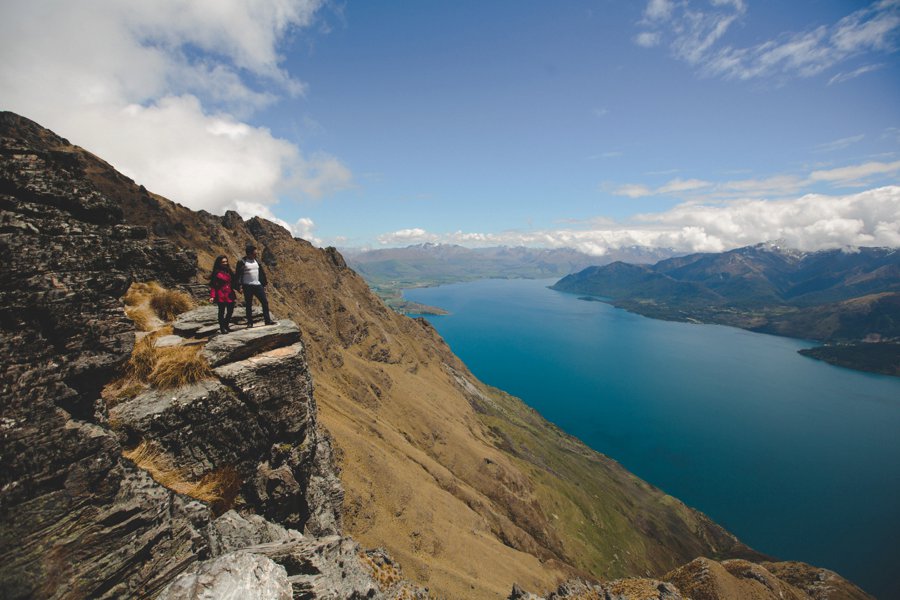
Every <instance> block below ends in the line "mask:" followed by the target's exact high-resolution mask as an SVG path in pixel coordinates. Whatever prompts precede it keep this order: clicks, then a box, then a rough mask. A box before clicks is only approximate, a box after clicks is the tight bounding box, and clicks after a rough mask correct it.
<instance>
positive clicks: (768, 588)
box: [508, 557, 872, 600]
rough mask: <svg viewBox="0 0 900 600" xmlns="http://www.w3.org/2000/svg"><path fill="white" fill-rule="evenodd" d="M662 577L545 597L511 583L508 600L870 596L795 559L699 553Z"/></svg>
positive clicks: (577, 584)
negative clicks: (711, 556)
mask: <svg viewBox="0 0 900 600" xmlns="http://www.w3.org/2000/svg"><path fill="white" fill-rule="evenodd" d="M663 579H664V581H659V580H655V579H618V580H615V581H611V582H603V583H588V582H585V581H581V580H573V581H568V582H566V583H564V584H562V585H560V586H559V588H558V589H557V590H556V591H555V592H552V593H550V594H549V595H547V596H546V597H541V596H537V595H535V594H533V593H530V592H526V591H525V590H523V589H522V588H521V587H519V586H514V587H513V590H512V592H511V593H510V595H509V596H508V600H564V599H566V598H571V599H576V598H577V599H579V600H582V599H596V600H682V599H686V598H689V599H691V600H872V597H871V596H869V595H868V594H866V593H865V592H863V591H862V590H861V589H859V588H858V587H856V586H855V585H853V584H852V583H850V582H849V581H847V580H846V579H844V578H843V577H841V576H840V575H838V574H837V573H834V572H833V571H828V570H827V569H817V568H815V567H811V566H809V565H807V564H804V563H796V562H764V563H761V564H757V563H752V562H750V561H746V560H740V559H731V560H724V561H721V562H719V561H715V560H711V559H708V558H703V557H700V558H697V559H694V560H692V561H691V562H689V563H687V564H686V565H683V566H681V567H679V568H677V569H674V570H673V571H671V572H669V573H667V574H666V575H665V576H664V577H663Z"/></svg>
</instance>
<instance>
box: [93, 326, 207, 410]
mask: <svg viewBox="0 0 900 600" xmlns="http://www.w3.org/2000/svg"><path fill="white" fill-rule="evenodd" d="M171 332H172V328H171V327H162V328H160V329H157V330H156V331H152V332H150V333H148V334H147V335H145V336H144V337H142V338H141V339H139V340H138V341H137V342H136V343H135V344H134V349H133V350H132V351H131V356H130V357H129V359H128V362H127V363H125V373H124V374H123V375H122V377H120V378H119V379H116V380H115V381H112V382H111V383H109V384H108V385H107V386H106V387H104V388H103V391H102V392H101V396H102V397H103V399H104V400H105V401H106V406H107V408H112V407H113V406H115V405H116V404H119V403H121V402H124V401H125V400H131V399H132V398H135V397H137V396H138V394H140V393H141V392H143V391H144V390H145V389H147V387H149V386H152V387H155V388H157V389H170V388H174V387H178V386H182V385H188V384H191V383H196V382H198V381H201V380H203V379H207V378H209V377H212V376H213V373H212V370H211V369H210V368H209V364H208V363H207V362H206V360H205V359H204V358H203V355H202V354H201V351H202V348H201V347H200V346H170V347H166V348H157V347H156V346H155V344H156V340H157V338H159V337H161V336H164V335H168V334H169V333H171Z"/></svg>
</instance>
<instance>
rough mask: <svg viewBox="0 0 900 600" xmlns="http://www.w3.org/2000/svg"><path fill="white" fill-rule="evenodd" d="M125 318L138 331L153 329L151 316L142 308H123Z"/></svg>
mask: <svg viewBox="0 0 900 600" xmlns="http://www.w3.org/2000/svg"><path fill="white" fill-rule="evenodd" d="M125 316H127V317H128V318H129V319H131V320H132V322H133V323H134V326H135V328H137V330H138V331H150V330H152V329H153V314H152V313H151V312H150V311H149V310H147V309H146V308H143V307H138V306H129V307H126V308H125Z"/></svg>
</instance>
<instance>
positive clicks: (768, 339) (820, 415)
mask: <svg viewBox="0 0 900 600" xmlns="http://www.w3.org/2000/svg"><path fill="white" fill-rule="evenodd" d="M553 282H554V280H547V281H534V280H483V281H476V282H472V283H463V284H454V285H447V286H441V287H436V288H424V289H414V290H407V291H406V292H405V296H406V298H408V299H409V300H413V301H416V302H421V303H424V304H430V305H435V306H440V307H441V308H444V309H447V310H449V311H450V312H451V314H450V315H448V316H440V317H433V316H429V317H428V319H429V321H430V322H431V323H432V324H433V325H434V326H435V328H436V329H437V330H438V331H439V332H440V333H441V335H442V336H443V337H444V339H446V340H447V342H448V343H449V344H450V346H451V347H452V348H453V350H454V352H456V354H457V355H458V356H459V357H460V358H462V360H463V361H464V362H465V363H466V364H467V365H468V366H469V368H470V369H471V370H472V371H473V372H474V373H475V375H477V376H478V377H479V378H480V379H481V380H482V381H484V382H486V383H488V384H490V385H493V386H496V387H499V388H501V389H503V390H505V391H507V392H510V393H511V394H514V395H516V396H518V397H519V398H521V399H522V400H524V401H525V402H526V403H527V404H529V405H530V406H532V407H534V408H535V409H537V410H538V411H539V412H540V413H541V414H542V415H543V416H544V417H546V418H547V419H549V420H550V421H552V422H554V423H556V424H557V425H559V426H560V427H561V428H562V429H564V430H565V431H567V432H568V433H571V434H572V435H575V436H577V437H578V438H580V439H581V440H583V441H584V442H585V443H587V444H588V445H589V446H591V447H592V448H594V449H596V450H598V451H600V452H602V453H604V454H606V455H608V456H610V457H612V458H614V459H616V460H618V461H619V462H621V463H622V464H623V465H624V466H625V467H626V468H627V469H629V470H631V471H632V472H634V473H636V474H637V475H639V476H640V477H642V478H643V479H645V480H647V481H649V482H651V483H653V484H654V485H656V486H658V487H660V488H661V489H663V490H665V491H666V492H667V493H669V494H672V495H673V496H675V497H677V498H679V499H681V500H683V501H684V502H685V503H687V504H688V505H690V506H693V507H695V508H697V509H699V510H701V511H703V512H704V513H706V514H707V515H709V516H710V517H712V518H713V519H714V520H715V521H717V522H718V523H720V524H721V525H723V526H725V527H726V528H727V529H729V530H730V531H732V532H733V533H734V534H736V535H737V536H738V537H739V538H740V539H741V540H743V541H744V542H745V543H747V544H749V545H750V546H752V547H753V548H755V549H757V550H759V551H761V552H765V553H768V554H771V555H773V556H776V557H778V558H781V559H784V560H800V561H804V562H808V563H810V564H813V565H816V566H820V567H826V568H830V569H833V570H835V571H837V572H838V573H840V574H841V575H844V576H845V577H847V578H848V579H850V580H851V581H853V582H854V583H856V584H857V585H860V586H861V587H863V588H864V589H865V590H866V591H868V592H869V593H872V594H875V595H877V596H878V597H879V598H889V597H891V594H893V593H894V592H895V591H896V583H895V581H896V573H897V572H898V571H900V379H897V378H892V377H887V376H879V375H869V374H864V373H859V372H856V371H851V370H849V369H842V368H839V367H833V366H830V365H828V364H825V363H822V362H819V361H816V360H813V359H810V358H806V357H803V356H801V355H799V354H797V350H798V349H800V348H804V347H809V346H811V345H812V344H811V343H808V342H804V341H801V340H795V339H789V338H782V337H776V336H770V335H762V334H755V333H750V332H747V331H743V330H741V329H735V328H731V327H723V326H718V325H692V324H686V323H672V322H667V321H659V320H654V319H648V318H645V317H641V316H638V315H634V314H631V313H628V312H626V311H623V310H620V309H616V308H613V307H611V306H609V305H607V304H604V303H602V302H587V301H584V300H579V299H578V298H577V297H576V296H574V295H571V294H565V293H562V292H556V291H553V290H549V289H547V287H546V286H548V285H550V284H552V283H553Z"/></svg>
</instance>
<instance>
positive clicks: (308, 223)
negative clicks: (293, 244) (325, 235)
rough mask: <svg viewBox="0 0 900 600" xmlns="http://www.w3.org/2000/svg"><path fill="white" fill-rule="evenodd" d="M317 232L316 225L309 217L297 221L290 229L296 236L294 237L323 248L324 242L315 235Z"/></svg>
mask: <svg viewBox="0 0 900 600" xmlns="http://www.w3.org/2000/svg"><path fill="white" fill-rule="evenodd" d="M315 230H316V224H315V223H314V222H313V220H312V219H310V218H308V217H301V218H299V219H297V220H296V221H295V222H294V224H293V225H292V226H291V228H290V231H291V233H292V234H293V235H294V237H298V238H303V239H304V240H306V241H308V242H311V243H313V244H315V245H316V246H321V245H322V240H321V239H319V238H317V237H316V235H315V233H313V232H314V231H315Z"/></svg>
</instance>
